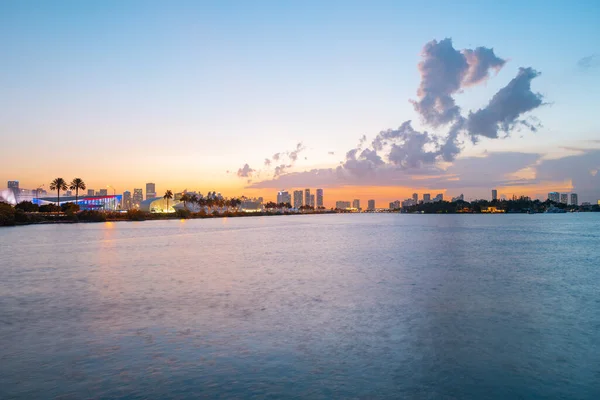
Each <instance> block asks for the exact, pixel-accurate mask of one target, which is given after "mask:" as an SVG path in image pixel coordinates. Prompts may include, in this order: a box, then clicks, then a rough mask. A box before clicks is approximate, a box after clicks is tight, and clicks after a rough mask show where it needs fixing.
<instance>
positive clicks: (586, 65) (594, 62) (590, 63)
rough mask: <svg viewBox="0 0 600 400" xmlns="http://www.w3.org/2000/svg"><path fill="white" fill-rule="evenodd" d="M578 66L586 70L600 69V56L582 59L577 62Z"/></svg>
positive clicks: (594, 55) (595, 55)
mask: <svg viewBox="0 0 600 400" xmlns="http://www.w3.org/2000/svg"><path fill="white" fill-rule="evenodd" d="M577 66H578V67H579V68H581V69H584V70H587V69H591V68H596V67H600V54H591V55H589V56H587V57H583V58H581V59H580V60H579V61H577Z"/></svg>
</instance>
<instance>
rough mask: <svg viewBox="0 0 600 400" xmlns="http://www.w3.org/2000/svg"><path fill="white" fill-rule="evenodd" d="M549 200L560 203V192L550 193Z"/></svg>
mask: <svg viewBox="0 0 600 400" xmlns="http://www.w3.org/2000/svg"><path fill="white" fill-rule="evenodd" d="M548 200H550V201H553V202H555V203H558V202H559V201H560V194H559V193H558V192H550V193H548Z"/></svg>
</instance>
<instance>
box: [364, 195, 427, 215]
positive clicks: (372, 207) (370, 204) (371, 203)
mask: <svg viewBox="0 0 600 400" xmlns="http://www.w3.org/2000/svg"><path fill="white" fill-rule="evenodd" d="M415 194H416V193H415ZM413 196H414V195H413ZM413 198H414V197H413ZM367 210H369V211H375V200H369V201H368V202H367Z"/></svg>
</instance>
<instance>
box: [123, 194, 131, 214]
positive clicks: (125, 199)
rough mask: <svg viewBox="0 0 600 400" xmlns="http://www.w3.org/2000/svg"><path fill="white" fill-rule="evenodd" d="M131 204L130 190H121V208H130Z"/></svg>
mask: <svg viewBox="0 0 600 400" xmlns="http://www.w3.org/2000/svg"><path fill="white" fill-rule="evenodd" d="M131 204H132V203H131V192H130V191H129V190H126V191H124V192H123V204H122V206H121V208H122V209H123V210H130V209H131Z"/></svg>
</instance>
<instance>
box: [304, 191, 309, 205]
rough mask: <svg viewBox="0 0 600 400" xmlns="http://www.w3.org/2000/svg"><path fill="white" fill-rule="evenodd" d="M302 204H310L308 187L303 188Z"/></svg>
mask: <svg viewBox="0 0 600 400" xmlns="http://www.w3.org/2000/svg"><path fill="white" fill-rule="evenodd" d="M304 204H305V205H310V189H304Z"/></svg>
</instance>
